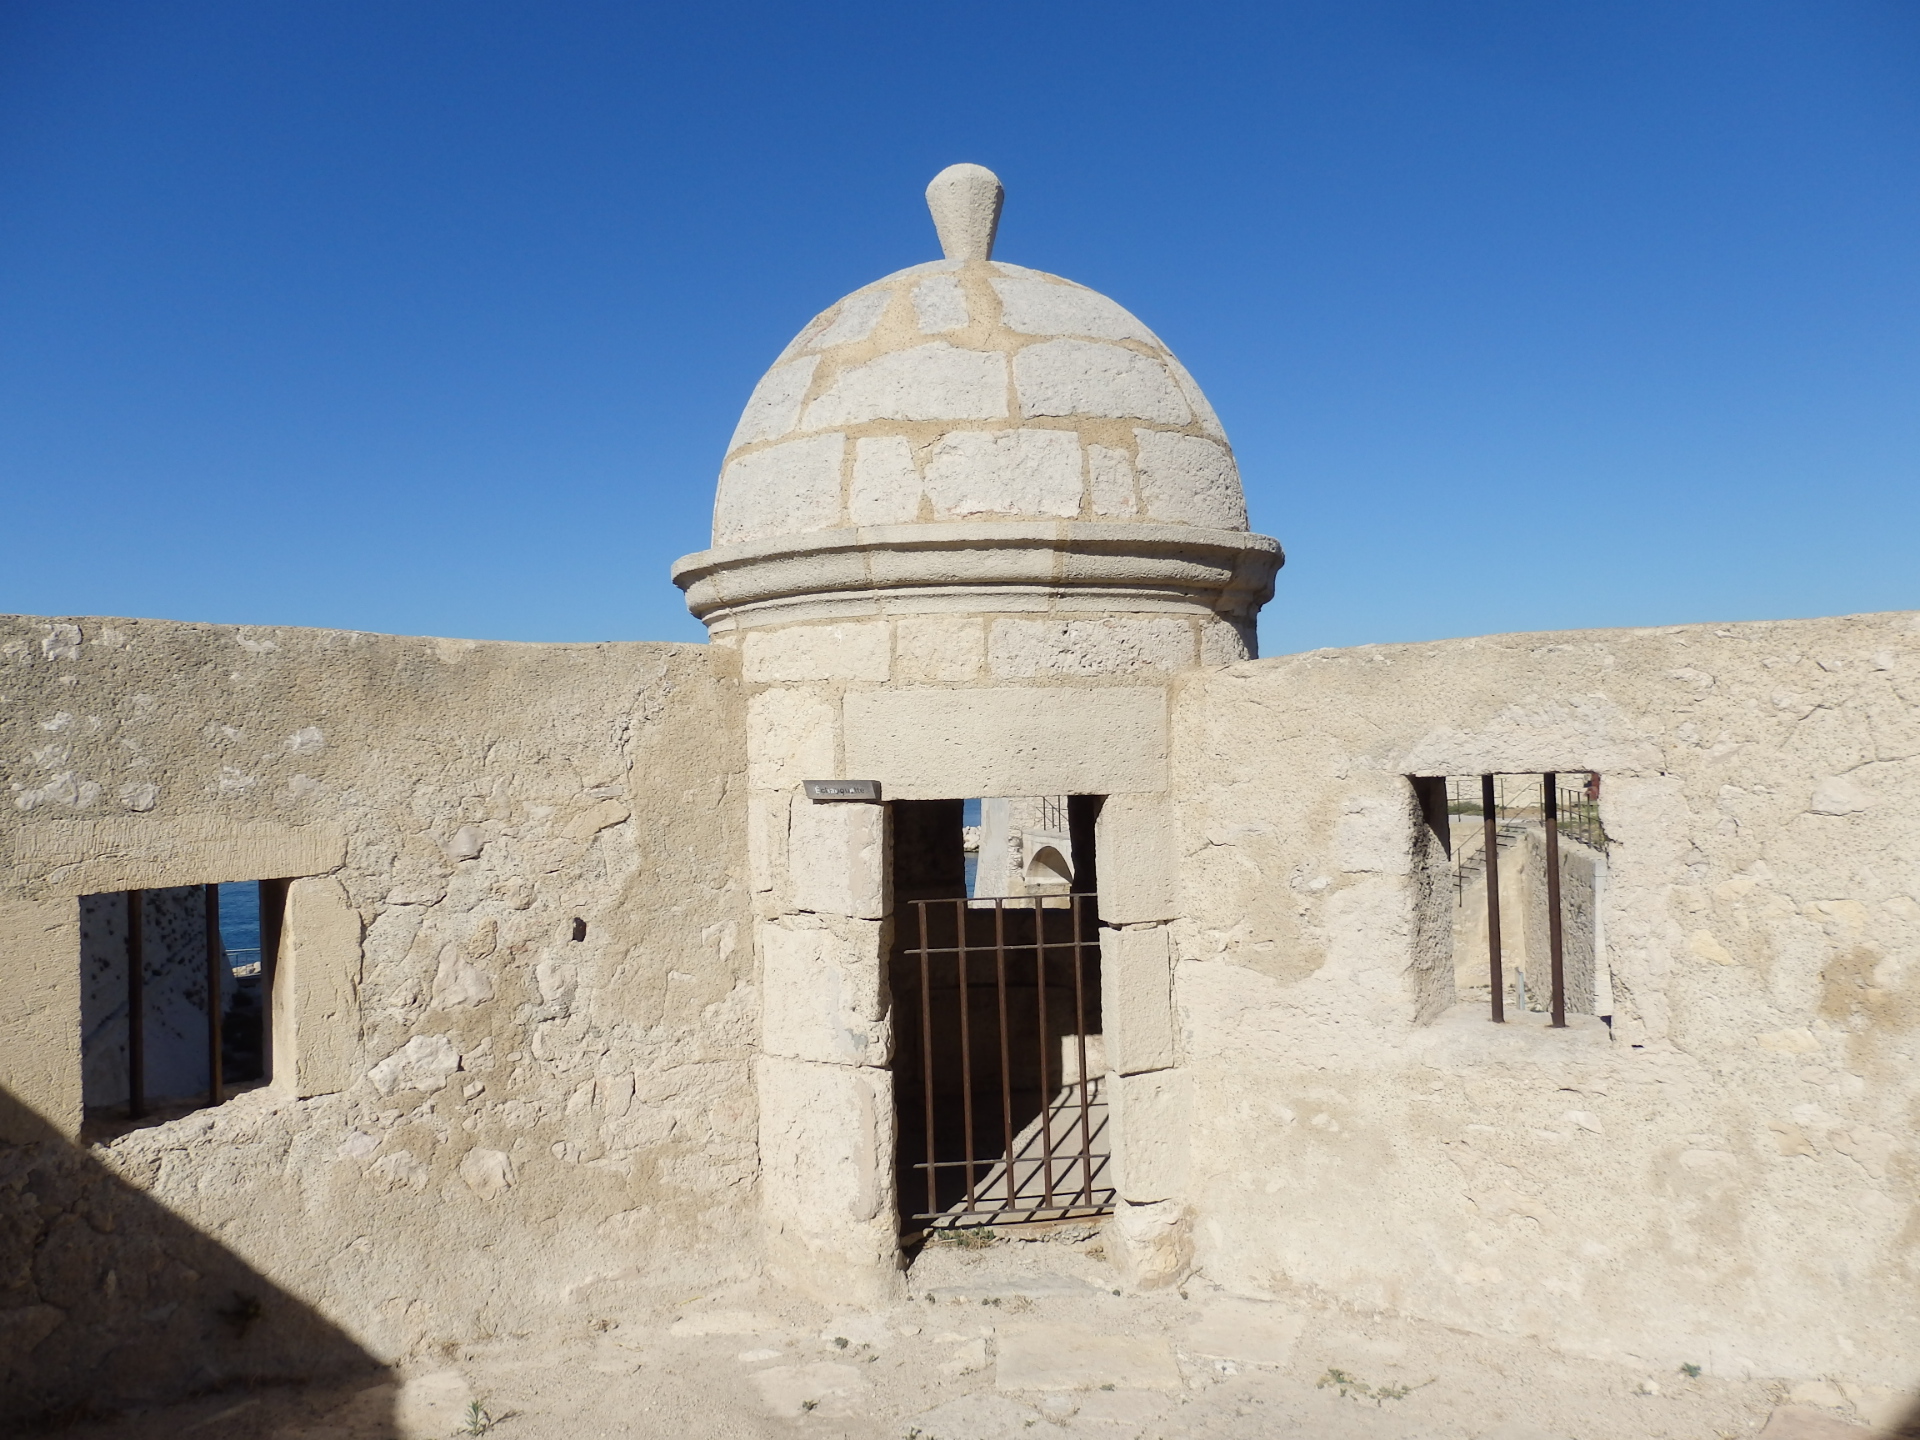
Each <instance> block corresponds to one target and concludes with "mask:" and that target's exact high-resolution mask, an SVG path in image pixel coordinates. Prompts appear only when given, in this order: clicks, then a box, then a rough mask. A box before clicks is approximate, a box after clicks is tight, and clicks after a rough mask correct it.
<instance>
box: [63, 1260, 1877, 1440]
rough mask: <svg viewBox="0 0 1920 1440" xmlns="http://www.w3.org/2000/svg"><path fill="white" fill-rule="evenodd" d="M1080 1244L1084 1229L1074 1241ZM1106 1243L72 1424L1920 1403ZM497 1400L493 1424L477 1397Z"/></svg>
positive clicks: (858, 1430)
mask: <svg viewBox="0 0 1920 1440" xmlns="http://www.w3.org/2000/svg"><path fill="white" fill-rule="evenodd" d="M1069 1235H1070V1236H1071V1232H1069ZM1112 1278H1113V1277H1112V1274H1111V1272H1110V1271H1109V1270H1108V1268H1107V1267H1106V1265H1105V1263H1104V1261H1103V1260H1102V1258H1101V1257H1100V1254H1099V1242H1098V1240H1097V1238H1093V1237H1091V1236H1088V1235H1084V1234H1083V1235H1082V1236H1081V1238H1079V1239H1078V1240H1077V1241H1072V1242H1071V1243H1051V1244H1038V1243H1018V1242H1015V1243H1005V1242H1003V1243H1001V1244H997V1245H992V1246H985V1247H981V1248H969V1247H963V1246H958V1245H953V1244H942V1245H939V1246H937V1247H935V1248H932V1249H930V1250H928V1251H927V1252H926V1253H925V1254H923V1255H922V1256H921V1257H920V1259H919V1261H918V1262H917V1263H916V1265H915V1267H914V1269H913V1271H912V1272H911V1275H910V1281H911V1284H910V1290H909V1298H907V1299H905V1300H902V1301H900V1302H898V1303H895V1304H893V1305H891V1306H887V1307H883V1308H880V1309H877V1310H871V1311H863V1310H851V1309H845V1310H836V1309H834V1308H832V1307H829V1306H822V1305H815V1304H810V1303H807V1302H803V1301H797V1300H795V1299H793V1298H791V1297H787V1296H782V1295H780V1294H778V1293H776V1292H774V1291H771V1290H767V1289H759V1288H749V1289H744V1290H741V1291H738V1292H734V1293H728V1294H719V1295H707V1296H697V1297H685V1298H684V1299H683V1300H681V1301H680V1302H678V1303H673V1304H661V1303H660V1302H659V1301H658V1297H654V1298H653V1299H652V1300H651V1301H649V1300H648V1299H646V1298H645V1297H642V1296H639V1295H627V1296H625V1297H608V1296H601V1297H596V1303H597V1304H598V1305H599V1306H600V1308H601V1309H602V1310H603V1312H604V1313H601V1314H597V1315H591V1316H587V1317H585V1318H579V1319H570V1320H569V1321H568V1323H567V1325H566V1326H565V1327H564V1328H563V1329H558V1330H556V1332H555V1333H554V1334H552V1335H547V1336H540V1335H529V1336H512V1337H498V1338H495V1339H491V1340H488V1341H486V1342H484V1343H477V1344H473V1345H469V1346H465V1347H459V1348H454V1349H451V1350H449V1351H446V1352H443V1353H441V1354H439V1355H435V1356H422V1357H418V1359H417V1361H416V1362H415V1363H412V1364H409V1365H407V1366H404V1367H402V1370H401V1373H400V1375H399V1376H398V1377H397V1378H396V1380H395V1381H394V1382H393V1383H391V1384H387V1385H382V1386H377V1387H372V1388H369V1389H364V1390H361V1391H359V1392H358V1393H355V1394H348V1395H343V1394H339V1393H334V1392H328V1391H325V1390H323V1389H319V1388H313V1389H307V1390H302V1389H297V1388H286V1389H271V1390H260V1391H256V1392H253V1393H250V1394H228V1395H221V1396H212V1397H208V1398H205V1399H202V1400H199V1401H195V1402H193V1403H191V1404H188V1405H183V1406H175V1407H171V1408H169V1409H166V1410H161V1411H154V1412H151V1413H149V1414H145V1415H129V1416H124V1417H120V1418H118V1419H115V1420H112V1421H107V1422H103V1423H100V1424H97V1425H92V1426H86V1427H82V1428H79V1429H75V1430H73V1431H71V1432H69V1433H70V1434H73V1435H75V1436H80V1437H101V1440H104V1437H107V1436H113V1437H116V1440H159V1437H163V1436H164V1437H173V1436H186V1435H192V1436H196V1437H204V1440H240V1437H247V1440H252V1437H262V1440H267V1437H271V1440H388V1437H394V1440H440V1437H446V1436H453V1435H458V1434H474V1433H486V1434H492V1435H497V1436H499V1437H501V1440H594V1437H602V1436H605V1437H613V1436H620V1437H652V1436H662V1437H667V1436H672V1437H682V1436H686V1437H716V1440H718V1437H756V1440H758V1437H769V1440H771V1437H794V1440H1071V1437H1084V1440H1198V1437H1221V1440H1253V1437H1265V1436H1302V1437H1306V1436H1312V1437H1316V1440H1318V1437H1326V1440H1349V1437H1351V1440H1626V1437H1647V1440H1734V1437H1744V1436H1753V1435H1762V1436H1764V1437H1765V1440H1869V1437H1870V1436H1872V1435H1873V1434H1874V1433H1875V1431H1873V1430H1872V1429H1870V1428H1868V1426H1867V1424H1866V1419H1867V1418H1871V1419H1873V1420H1876V1421H1878V1422H1880V1423H1881V1424H1883V1425H1885V1426H1887V1427H1888V1428H1887V1429H1886V1430H1884V1431H1881V1432H1879V1433H1883V1434H1891V1433H1894V1427H1895V1426H1896V1424H1897V1421H1898V1417H1899V1415H1900V1414H1901V1413H1902V1412H1903V1410H1904V1409H1905V1408H1906V1407H1907V1406H1909V1405H1910V1403H1911V1399H1912V1397H1907V1396H1900V1395H1896V1394H1894V1393H1893V1392H1888V1391H1880V1392H1873V1393H1868V1392H1864V1391H1854V1392H1846V1391H1842V1390H1841V1389H1840V1388H1838V1387H1833V1386H1828V1385H1824V1384H1819V1383H1813V1384H1803V1385H1801V1386H1799V1387H1797V1388H1792V1389H1790V1388H1789V1387H1788V1386H1786V1385H1784V1384H1781V1383H1778V1382H1768V1381H1764V1380H1756V1379H1741V1378H1732V1377H1719V1376H1713V1375H1706V1374H1702V1375H1699V1376H1689V1375H1686V1374H1684V1373H1675V1374H1667V1375H1654V1374H1650V1373H1648V1372H1647V1371H1646V1370H1645V1369H1644V1368H1641V1367H1637V1366H1634V1365H1632V1364H1620V1363H1607V1362H1601V1361H1595V1360H1583V1359H1577V1358H1573V1357H1569V1356H1565V1355H1559V1354H1555V1353H1552V1352H1549V1351H1546V1350H1544V1349H1541V1348H1538V1347H1535V1346H1530V1345H1527V1344H1524V1343H1521V1342H1518V1341H1514V1340H1509V1339H1497V1338H1488V1337H1480V1336H1470V1335H1464V1334H1460V1333H1458V1332H1454V1331H1449V1330H1446V1329H1443V1328H1441V1327H1438V1326H1431V1325H1423V1324H1421V1323H1419V1322H1415V1321H1409V1320H1404V1319H1398V1318H1395V1317H1391V1316H1385V1315H1372V1314H1366V1313H1363V1312H1360V1311H1357V1310H1354V1309H1351V1308H1346V1307H1340V1306H1334V1305H1329V1304H1323V1303H1312V1302H1309V1301H1307V1300H1305V1299H1295V1300H1292V1301H1287V1302H1266V1301H1259V1300H1249V1299H1245V1298H1240V1297H1234V1296H1229V1295H1225V1294H1222V1293H1219V1292H1218V1291H1216V1290H1214V1289H1213V1288H1212V1287H1210V1286H1207V1285H1205V1284H1202V1283H1194V1284H1190V1285H1189V1286H1188V1287H1187V1288H1186V1290H1185V1291H1184V1292H1181V1291H1168V1292H1162V1293H1159V1294H1150V1295H1127V1294H1122V1293H1120V1292H1119V1291H1117V1290H1115V1289H1114V1288H1113V1287H1112V1285H1111V1284H1110V1283H1108V1282H1110V1281H1111V1279H1112ZM475 1405H477V1406H478V1407H479V1409H478V1411H477V1412H476V1411H475V1410H474V1409H473V1408H472V1407H474V1406H475Z"/></svg>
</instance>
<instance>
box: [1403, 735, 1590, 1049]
mask: <svg viewBox="0 0 1920 1440" xmlns="http://www.w3.org/2000/svg"><path fill="white" fill-rule="evenodd" d="M1600 778H1601V777H1600V776H1599V775H1598V774H1597V773H1594V772H1578V773H1575V774H1564V773H1554V772H1547V773H1544V774H1539V775H1500V774H1488V775H1451V776H1444V777H1441V776H1432V777H1427V776H1416V777H1413V784H1414V788H1415V792H1416V795H1417V796H1418V798H1419V802H1420V806H1421V810H1422V814H1423V816H1424V817H1425V819H1426V822H1427V826H1428V828H1429V830H1430V831H1431V832H1433V833H1434V835H1435V836H1436V837H1437V841H1438V848H1439V849H1440V850H1441V851H1442V852H1443V853H1444V854H1445V856H1446V860H1447V863H1448V864H1449V866H1450V867H1451V870H1452V880H1453V921H1452V926H1451V935H1452V952H1453V956H1454V960H1455V969H1454V973H1453V980H1454V990H1455V993H1456V996H1457V998H1458V999H1460V1000H1463V1001H1483V1002H1484V1003H1485V1004H1486V1006H1487V1011H1488V1018H1489V1019H1490V1020H1492V1021H1494V1022H1495V1023H1496V1024H1503V1023H1506V1022H1507V1021H1508V1020H1509V1019H1513V1018H1520V1017H1527V1016H1532V1015H1544V1016H1545V1017H1546V1022H1547V1024H1548V1025H1549V1027H1551V1028H1556V1029H1564V1028H1565V1027H1566V1024H1567V1016H1568V1015H1569V1014H1587V1015H1594V1016H1597V1017H1598V1018H1599V1019H1601V1020H1603V1021H1605V1022H1606V1023H1607V1024H1608V1025H1611V1024H1612V1022H1613V986H1612V983H1611V978H1612V977H1611V973H1610V971H1609V969H1608V966H1607V963H1606V946H1605V937H1604V931H1603V928H1602V920H1601V908H1600V898H1601V895H1602V893H1603V890H1604V886H1605V882H1606V875H1607V856H1608V851H1609V849H1610V848H1611V844H1612V842H1611V841H1610V839H1609V838H1608V836H1607V834H1606V831H1605V829H1604V828H1603V826H1602V825H1601V823H1600ZM1456 820H1457V821H1460V822H1461V823H1460V824H1458V825H1457V826H1456V825H1454V824H1452V823H1451V822H1453V821H1456Z"/></svg>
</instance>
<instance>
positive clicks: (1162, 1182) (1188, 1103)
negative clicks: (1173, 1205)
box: [1107, 1070, 1193, 1205]
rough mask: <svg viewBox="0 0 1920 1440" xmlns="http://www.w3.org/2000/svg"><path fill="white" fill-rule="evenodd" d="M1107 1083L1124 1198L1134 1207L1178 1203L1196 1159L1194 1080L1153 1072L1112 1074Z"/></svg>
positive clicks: (1116, 1168) (1116, 1166) (1173, 1073)
mask: <svg viewBox="0 0 1920 1440" xmlns="http://www.w3.org/2000/svg"><path fill="white" fill-rule="evenodd" d="M1107 1084H1108V1086H1109V1087H1110V1089H1109V1098H1108V1103H1109V1106H1110V1113H1111V1117H1112V1126H1113V1168H1114V1179H1115V1184H1116V1186H1117V1187H1118V1189H1119V1192H1120V1198H1121V1199H1123V1200H1126V1201H1128V1202H1129V1203H1131V1204H1135V1205H1145V1204H1150V1203H1152V1202H1155V1201H1159V1200H1171V1199H1176V1198H1178V1197H1179V1196H1181V1195H1182V1194H1183V1193H1184V1192H1185V1190H1186V1186H1187V1175H1188V1171H1189V1167H1190V1163H1191V1158H1192V1155H1191V1143H1190V1126H1191V1120H1192V1112H1193V1080H1192V1077H1191V1076H1190V1075H1189V1074H1188V1073H1187V1072H1186V1071H1185V1070H1150V1071H1147V1072H1145V1073H1144V1074H1139V1075H1111V1076H1109V1077H1108V1078H1107Z"/></svg>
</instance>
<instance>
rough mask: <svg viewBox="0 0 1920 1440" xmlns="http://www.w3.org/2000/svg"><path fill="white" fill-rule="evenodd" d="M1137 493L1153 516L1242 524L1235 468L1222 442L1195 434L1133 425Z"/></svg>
mask: <svg viewBox="0 0 1920 1440" xmlns="http://www.w3.org/2000/svg"><path fill="white" fill-rule="evenodd" d="M1133 434H1134V439H1135V441H1136V442H1137V444H1138V448H1139V466H1140V495H1141V498H1142V499H1143V500H1144V501H1145V502H1146V511H1147V514H1148V515H1149V516H1151V517H1152V518H1153V519H1155V520H1165V521H1168V522H1169V523H1172V524H1177V525H1202V526H1206V527H1208V528H1209V529H1214V530H1244V529H1246V528H1247V501H1246V497H1245V496H1244V495H1243V494H1242V493H1241V490H1240V477H1239V472H1238V471H1237V470H1235V468H1234V464H1233V457H1232V456H1231V455H1229V454H1228V453H1227V452H1226V450H1225V449H1224V448H1222V447H1221V446H1219V445H1217V444H1215V443H1214V442H1213V441H1211V440H1206V439H1202V438H1201V437H1200V436H1198V435H1182V434H1180V433H1178V432H1176V431H1169V430H1136V431H1134V432H1133Z"/></svg>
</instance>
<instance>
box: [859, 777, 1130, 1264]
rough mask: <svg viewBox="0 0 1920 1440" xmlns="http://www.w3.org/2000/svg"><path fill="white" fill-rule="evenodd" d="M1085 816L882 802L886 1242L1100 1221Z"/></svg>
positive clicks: (1072, 808)
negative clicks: (887, 895)
mask: <svg viewBox="0 0 1920 1440" xmlns="http://www.w3.org/2000/svg"><path fill="white" fill-rule="evenodd" d="M1099 811H1100V797H1099V796H1087V795H1074V796H1051V797H1020V798H1012V799H1009V798H1003V797H995V798H991V799H987V800H984V801H981V802H977V804H976V803H975V802H968V801H963V800H920V801H896V802H894V803H893V805H892V806H891V812H892V814H891V818H892V825H893V844H892V852H893V895H894V904H893V911H892V923H893V937H892V945H891V950H890V955H889V984H890V989H891V994H892V1009H893V1030H894V1062H893V1080H894V1085H893V1089H894V1106H895V1118H896V1125H897V1129H896V1133H897V1135H898V1149H897V1169H896V1191H897V1194H898V1196H899V1217H900V1230H901V1234H902V1236H903V1238H906V1239H909V1240H910V1239H913V1238H916V1237H921V1236H924V1235H926V1234H927V1233H928V1232H930V1231H936V1230H940V1229H950V1228H960V1227H965V1226H979V1225H995V1224H1012V1223H1030V1222H1034V1221H1043V1220H1059V1219H1070V1218H1083V1217H1087V1216H1094V1215H1101V1214H1105V1213H1107V1212H1108V1211H1110V1210H1111V1209H1112V1206H1113V1199H1114V1188H1113V1180H1112V1176H1111V1173H1110V1172H1111V1165H1110V1158H1109V1157H1110V1149H1111V1147H1110V1143H1109V1138H1108V1135H1109V1131H1108V1116H1107V1096H1106V1059H1105V1045H1104V1042H1103V1036H1102V1030H1101V1016H1100V922H1099V903H1098V875H1097V870H1096V856H1095V854H1094V824H1095V820H1096V818H1097V817H1098V815H1099ZM970 821H971V822H973V823H969V822H970ZM970 852H971V853H970Z"/></svg>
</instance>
